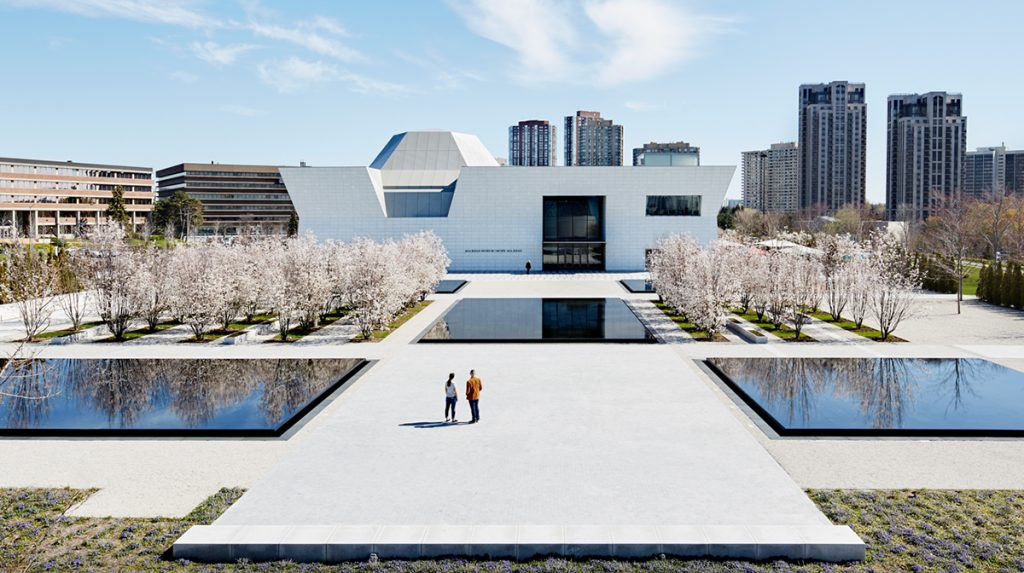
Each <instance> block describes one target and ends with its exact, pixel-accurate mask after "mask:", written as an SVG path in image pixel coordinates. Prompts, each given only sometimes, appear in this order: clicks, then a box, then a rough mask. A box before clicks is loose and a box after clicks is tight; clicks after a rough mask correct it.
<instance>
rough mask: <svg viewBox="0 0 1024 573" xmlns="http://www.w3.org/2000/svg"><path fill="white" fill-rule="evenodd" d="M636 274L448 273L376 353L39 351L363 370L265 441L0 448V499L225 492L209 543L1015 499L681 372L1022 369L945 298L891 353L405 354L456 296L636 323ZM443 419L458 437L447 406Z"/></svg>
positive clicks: (922, 442)
mask: <svg viewBox="0 0 1024 573" xmlns="http://www.w3.org/2000/svg"><path fill="white" fill-rule="evenodd" d="M638 276H641V275H613V274H592V275H556V274H550V275H531V276H525V275H501V274H483V275H455V278H466V279H469V280H470V281H471V282H470V284H468V285H467V286H466V287H465V288H464V289H462V290H461V291H460V292H459V293H458V294H455V295H434V296H433V297H432V298H433V299H434V302H433V303H432V304H431V305H429V306H427V307H426V308H425V309H424V310H423V311H422V312H421V313H420V314H418V315H417V316H415V317H414V318H413V319H412V320H410V321H409V322H408V323H406V324H405V325H404V326H403V327H402V328H400V329H398V330H397V331H396V332H394V333H393V334H392V335H391V336H389V337H388V338H387V339H385V340H384V341H382V342H380V343H376V344H351V343H347V344H346V343H344V342H346V340H345V339H344V337H337V338H336V335H335V334H331V333H328V334H330V336H326V335H325V336H323V339H322V340H320V341H317V340H311V341H310V342H311V343H310V344H292V345H261V344H240V345H231V346H229V345H197V344H178V343H167V344H161V343H153V344H125V345H117V344H97V343H84V344H69V345H63V346H42V347H39V348H38V349H37V352H38V354H39V355H40V356H49V357H105V358H112V357H138V358H158V357H169V358H170V357H174V358H184V357H189V358H191V357H225V358H226V357H237V358H246V357H248V358H255V357H260V358H270V357H317V358H344V357H361V358H367V359H369V360H373V361H376V362H375V364H374V365H373V366H372V368H370V369H369V370H368V371H366V372H365V373H364V374H363V375H362V376H360V377H358V378H357V379H356V380H355V381H353V382H352V383H351V384H350V385H349V386H348V387H347V388H346V389H345V390H344V391H343V392H340V393H338V394H337V395H335V396H332V398H330V399H328V400H327V401H325V403H323V404H322V405H321V406H320V407H319V408H318V411H317V412H314V413H313V414H312V415H309V416H307V417H306V418H305V419H304V420H303V422H302V423H300V424H299V425H298V426H297V427H296V428H294V429H293V430H291V431H289V432H288V433H287V434H286V435H285V436H284V437H282V438H277V439H118V438H105V439H98V438H90V439H84V438H83V439H23V438H4V439H0V459H3V460H16V462H15V463H4V464H2V465H0V487H61V486H70V487H76V488H97V489H98V490H99V491H98V492H97V493H96V494H94V495H93V496H91V497H90V498H89V499H88V500H87V501H86V502H84V503H83V504H81V505H80V506H78V507H76V508H74V509H73V510H72V511H71V513H72V514H75V515H95V516H105V515H115V516H157V515H166V516H181V515H184V514H186V513H188V511H190V510H191V509H192V508H193V507H194V506H195V505H196V504H198V503H199V502H200V501H201V500H202V499H204V498H205V497H207V496H209V495H210V494H212V493H213V492H215V491H216V490H217V489H219V488H221V487H244V488H248V490H249V491H248V493H246V494H245V495H244V496H243V497H242V499H241V500H240V501H239V502H237V503H236V504H235V505H234V506H233V507H232V508H230V509H229V510H228V511H227V512H226V513H225V514H224V515H223V516H222V517H221V518H220V520H219V521H218V522H217V525H218V526H224V527H236V526H239V525H241V524H246V525H252V526H288V527H293V526H314V527H315V526H330V527H335V526H338V525H348V526H357V527H377V528H380V527H395V526H400V525H418V526H423V527H425V526H437V525H448V526H452V527H493V526H516V527H520V526H524V525H525V526H537V527H555V526H557V527H563V528H566V527H569V528H571V527H583V528H586V527H605V526H607V527H613V526H616V527H617V526H632V527H640V528H643V527H658V526H661V527H684V526H710V527H729V526H741V527H758V526H761V527H769V528H771V527H805V526H815V525H828V522H827V520H825V518H824V516H823V515H821V513H820V512H818V510H817V509H816V508H815V507H814V505H813V504H812V503H811V502H810V500H809V499H808V498H807V497H806V496H805V495H804V494H803V492H802V491H801V490H802V489H803V488H834V487H839V488H926V487H930V488H1024V477H1022V476H1024V442H1022V441H1020V440H1015V439H1003V440H998V439H897V438H890V439H864V438H858V439H807V438H778V437H777V436H772V435H770V433H767V432H765V431H764V430H763V429H762V427H761V425H759V424H758V423H756V421H755V420H753V419H752V418H751V417H750V415H749V413H748V412H745V411H744V410H743V408H742V407H740V406H739V405H738V404H737V403H736V402H735V401H734V400H733V399H732V398H731V397H730V396H729V395H728V392H726V391H725V390H724V389H723V388H721V387H719V385H718V384H717V383H716V382H715V381H714V380H712V379H711V378H710V377H708V376H707V375H706V374H704V373H703V372H702V371H701V370H700V369H699V368H698V367H697V366H696V362H695V361H697V360H701V359H704V358H706V357H709V356H749V357H753V356H780V357H787V356H789V357H801V356H833V357H877V356H893V357H896V356H908V357H909V356H913V357H982V358H986V359H989V360H993V361H995V362H998V363H1000V364H1003V365H1005V366H1008V367H1011V368H1016V369H1018V370H1024V345H1022V343H1021V340H1022V339H1024V318H1022V314H1021V313H1016V312H1012V311H1006V310H1004V309H997V308H992V307H991V306H989V305H984V304H981V303H979V302H976V301H974V300H968V301H967V302H966V303H965V305H964V312H963V314H962V315H960V316H956V315H955V302H954V301H953V300H951V299H949V298H948V297H941V296H927V297H922V299H921V301H920V304H921V311H919V312H918V314H917V316H915V317H914V318H912V319H911V320H909V321H907V322H906V323H905V325H903V326H901V328H900V330H899V331H898V332H897V334H898V335H899V336H901V337H903V338H906V339H907V340H909V341H910V342H908V343H902V344H878V343H870V344H864V343H859V342H856V341H854V342H853V343H851V342H849V341H847V340H844V337H843V336H840V335H836V336H834V337H829V338H828V340H829V341H828V342H822V343H808V344H792V343H775V344H767V345H752V344H744V343H741V342H739V341H737V340H735V339H731V341H730V342H722V343H695V342H693V341H692V339H689V338H688V337H685V336H683V337H678V336H676V337H671V339H667V338H666V337H662V338H666V339H664V340H663V342H667V344H657V345H629V344H582V345H581V344H539V345H538V344H503V345H491V344H474V345H465V344H447V345H425V344H415V343H414V340H415V339H416V338H417V337H418V336H419V334H420V333H422V332H423V331H424V330H425V329H427V327H429V326H430V324H432V322H433V321H434V320H435V319H436V318H437V317H439V316H440V315H441V314H443V313H444V312H445V311H446V310H447V309H448V308H449V307H450V306H451V305H452V304H454V303H455V302H456V301H457V300H458V299H459V298H462V297H488V298H502V297H516V298H524V297H618V298H624V299H627V300H629V301H630V304H631V305H633V306H634V308H636V309H643V308H652V307H650V306H649V301H650V300H651V299H652V298H654V297H653V296H652V295H646V294H630V293H628V292H627V291H626V290H625V289H623V288H622V287H621V286H620V285H619V284H618V283H617V280H619V279H621V278H636V277H638ZM645 305H646V306H645ZM638 314H643V315H644V316H646V317H648V318H647V319H645V320H650V321H657V320H659V318H658V317H657V315H656V313H645V312H638ZM0 317H2V318H3V320H2V322H0V333H13V332H16V330H17V323H16V322H13V321H14V320H16V319H15V318H14V316H13V315H12V313H11V308H10V307H6V308H2V309H0ZM655 326H657V325H655ZM661 326H664V324H662V325H661ZM820 328H834V327H831V326H830V325H824V326H821V327H820ZM336 330H340V329H337V328H336ZM666 332H667V331H666ZM954 333H955V334H956V338H955V339H953V338H951V336H952V335H953V334H954ZM985 333H990V334H989V335H986V334H985ZM1017 333H1020V334H1021V335H1022V336H1019V337H1018V336H1017ZM833 334H835V333H833ZM659 336H661V335H659ZM13 348H14V346H13V345H12V344H10V343H8V344H5V345H3V349H4V350H7V351H10V350H11V349H13ZM469 368H476V369H478V371H479V373H480V375H481V377H482V378H483V380H484V384H485V391H484V396H483V400H482V402H481V410H482V417H483V421H482V422H481V423H480V424H479V425H474V426H470V425H463V424H458V425H446V424H444V423H441V420H442V419H443V414H442V410H443V398H442V393H441V385H442V383H443V380H444V379H445V377H446V374H447V372H449V371H455V372H456V373H457V378H456V380H457V381H458V382H459V383H460V394H461V391H462V390H463V389H464V388H461V386H462V384H463V383H464V380H465V377H466V374H467V371H468V369H469ZM459 408H460V412H459V413H460V417H461V418H462V419H468V408H467V404H466V402H465V401H464V400H462V401H460V403H459ZM374 531H377V533H375V534H374V535H378V534H379V533H380V532H379V531H378V530H374ZM560 531H562V533H561V534H560V535H563V536H565V535H568V533H565V532H566V531H568V530H560ZM416 535H421V536H423V535H427V533H423V532H422V531H421V532H420V533H417V534H416ZM705 535H710V534H706V533H705ZM399 537H400V536H399Z"/></svg>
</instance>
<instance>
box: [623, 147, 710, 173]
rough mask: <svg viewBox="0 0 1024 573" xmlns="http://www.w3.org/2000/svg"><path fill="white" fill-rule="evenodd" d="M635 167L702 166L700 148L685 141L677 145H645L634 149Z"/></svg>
mask: <svg viewBox="0 0 1024 573" xmlns="http://www.w3.org/2000/svg"><path fill="white" fill-rule="evenodd" d="M633 165H637V166H640V165H646V166H651V167H655V166H660V167H670V166H673V165H688V166H691V167H694V166H697V165H700V148H699V147H694V146H692V145H690V144H689V143H686V142H685V141H677V142H675V143H655V142H653V141H652V142H650V143H645V144H644V146H643V147H635V148H633Z"/></svg>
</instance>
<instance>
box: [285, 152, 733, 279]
mask: <svg viewBox="0 0 1024 573" xmlns="http://www.w3.org/2000/svg"><path fill="white" fill-rule="evenodd" d="M429 133H431V135H434V134H446V133H447V132H429ZM460 135H461V134H460ZM407 137H408V136H407ZM474 139H475V138H474ZM477 143H478V141H477ZM389 145H390V144H389ZM398 147H399V148H400V147H401V144H399V146H398ZM441 147H442V148H443V144H442V145H441ZM408 151H409V150H406V152H408ZM429 155H430V152H427V153H426V159H425V163H426V164H427V165H429V164H430V159H429ZM466 155H467V156H468V155H469V154H466ZM374 163H375V164H377V165H380V164H382V163H386V162H381V161H379V160H378V161H375V162H374ZM466 163H467V164H468V163H470V162H469V161H467V162H466ZM734 171H735V167H733V166H722V167H549V168H536V167H495V166H492V165H464V166H462V167H461V170H460V171H459V172H458V174H457V179H456V181H455V187H454V195H453V197H452V199H451V203H450V209H449V210H448V214H447V216H442V217H389V216H388V209H387V206H386V201H385V195H387V194H396V193H401V192H405V190H407V189H408V188H409V187H410V186H408V185H403V186H397V185H392V186H389V185H388V182H389V180H394V178H393V175H392V174H389V173H387V167H386V165H385V167H384V168H383V169H375V168H372V167H294V168H291V167H286V168H281V175H282V177H283V178H284V180H285V184H286V185H287V187H288V191H289V193H290V195H291V198H292V201H293V203H294V204H295V208H296V211H297V212H298V215H299V220H300V230H301V231H302V232H306V231H311V232H313V233H314V234H315V235H316V236H317V237H318V238H319V239H321V240H341V241H349V240H352V239H354V238H356V237H368V238H371V239H375V240H383V239H388V238H399V237H401V236H402V235H404V234H408V233H415V232H418V231H420V230H432V231H434V232H435V233H437V235H438V236H440V237H441V239H442V240H443V241H444V244H445V246H446V247H447V249H448V253H449V256H450V257H451V258H452V265H451V269H452V270H453V271H517V270H521V269H523V267H524V265H525V264H526V261H528V260H529V261H530V262H531V264H532V265H533V268H534V270H543V256H542V244H543V239H544V237H543V204H544V197H554V196H599V197H604V236H605V243H606V246H605V249H606V250H605V267H606V268H605V270H607V271H637V270H643V269H644V266H645V253H646V250H647V249H650V248H652V247H653V246H654V245H655V244H656V243H657V241H658V240H659V239H660V238H661V237H664V236H666V235H669V234H673V233H689V234H691V235H693V236H694V237H696V238H697V239H698V240H700V241H701V242H704V243H706V242H708V241H711V240H712V239H714V238H715V237H716V236H717V214H718V210H719V208H720V207H721V205H722V200H723V198H724V196H725V192H726V190H727V189H728V186H729V182H730V180H731V178H732V176H733V172H734ZM424 179H426V180H430V179H432V178H424ZM432 185H437V183H434V182H432ZM433 188H434V187H431V189H433ZM449 188H450V185H449ZM426 189H427V187H426V186H419V187H417V191H416V192H420V193H422V192H424V190H426ZM449 192H450V191H449ZM649 195H698V196H700V197H701V212H700V215H699V216H647V214H646V208H647V196H649Z"/></svg>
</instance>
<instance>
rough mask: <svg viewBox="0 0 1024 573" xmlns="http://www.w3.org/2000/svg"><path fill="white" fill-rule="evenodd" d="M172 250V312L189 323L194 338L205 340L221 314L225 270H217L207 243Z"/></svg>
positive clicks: (170, 272) (169, 270)
mask: <svg viewBox="0 0 1024 573" xmlns="http://www.w3.org/2000/svg"><path fill="white" fill-rule="evenodd" d="M172 252H173V256H172V257H171V260H170V262H169V264H168V271H167V272H168V274H169V275H170V277H171V279H170V281H171V286H172V289H173V292H174V295H173V296H172V297H171V298H170V300H169V303H170V304H169V307H170V311H171V314H173V315H174V316H175V317H176V318H177V319H178V320H180V321H181V322H183V323H185V324H187V325H188V326H189V328H190V329H191V330H192V336H193V337H194V338H195V340H202V339H203V335H204V334H205V333H206V331H207V330H209V329H210V328H211V327H212V326H213V325H215V324H217V323H218V322H219V320H220V318H221V316H222V314H221V313H222V308H223V304H224V292H225V286H224V285H223V284H222V281H221V279H222V274H221V273H218V272H217V269H216V263H215V261H214V260H213V259H212V257H210V254H209V252H208V247H206V246H196V247H181V248H177V249H174V251H172Z"/></svg>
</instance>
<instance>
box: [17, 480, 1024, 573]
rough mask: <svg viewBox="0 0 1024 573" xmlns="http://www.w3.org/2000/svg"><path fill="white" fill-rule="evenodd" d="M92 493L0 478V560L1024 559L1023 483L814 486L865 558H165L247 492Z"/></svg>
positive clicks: (557, 567)
mask: <svg viewBox="0 0 1024 573" xmlns="http://www.w3.org/2000/svg"><path fill="white" fill-rule="evenodd" d="M90 493H91V492H89V491H85V490H71V489H0V539H2V540H3V542H2V543H0V571H27V572H36V571H143V572H146V571H167V572H175V573H178V572H181V573H184V572H200V571H225V572H234V571H315V572H326V571H346V572H349V571H350V572H359V573H367V572H370V571H375V572H379V573H399V572H406V571H408V572H416V573H419V572H424V573H426V572H437V571H452V572H455V573H459V572H470V571H488V572H491V571H493V572H495V573H498V572H501V573H511V572H517V573H518V572H522V573H548V572H561V571H566V572H576V573H584V572H585V573H590V572H593V573H605V572H616V573H633V572H637V573H640V572H653V573H670V572H675V571H687V572H698V571H700V572H705V571H707V572H727V571H728V572H746V573H768V572H782V571H788V572H794V573H796V572H801V573H804V572H805V573H819V572H820V573H823V572H837V573H867V572H875V573H897V572H899V573H904V572H915V571H1021V570H1024V518H1022V516H1024V492H1022V491H984V490H965V491H943V490H923V491H916V492H913V491H906V490H809V491H808V495H810V497H811V499H812V500H814V502H815V503H816V504H818V507H820V508H821V510H822V511H823V512H824V513H825V515H827V516H828V517H829V518H830V519H831V520H832V521H833V522H834V523H846V524H849V525H850V526H852V527H853V529H854V530H855V531H856V532H857V533H858V534H859V535H860V536H861V538H863V539H864V541H865V542H866V543H867V544H868V550H867V559H866V560H865V561H864V562H862V563H848V564H828V563H813V562H809V563H800V562H785V561H769V562H762V563H750V562H745V561H711V560H704V559H693V560H682V559H672V558H669V559H664V560H650V561H620V560H610V559H594V560H585V561H568V560H564V559H546V560H543V561H533V562H524V563H516V562H510V561H469V560H461V559H459V560H429V561H411V562H410V561H384V562H381V563H380V564H378V565H376V566H369V565H367V564H366V563H365V562H357V563H344V564H341V565H317V564H295V563H287V562H276V563H260V564H252V563H229V564H212V565H207V564H199V563H189V562H186V561H170V560H168V559H167V558H165V557H164V555H165V554H166V553H167V550H168V549H169V548H170V547H171V544H172V543H173V542H174V540H175V539H177V537H178V536H179V535H181V534H182V533H184V532H185V530H187V529H188V528H189V527H190V526H192V525H198V524H206V523H210V522H212V521H213V520H214V519H216V517H217V516H219V515H220V514H221V513H223V511H224V510H225V509H227V507H228V506H230V505H231V504H232V503H234V501H235V500H237V499H238V497H239V496H240V495H241V494H242V490H239V489H223V490H221V491H220V492H218V493H217V494H215V495H214V496H212V497H210V498H209V499H207V500H206V501H205V502H203V503H202V504H201V505H200V506H199V507H197V508H196V509H195V510H194V511H193V512H192V513H191V514H189V515H188V516H186V517H184V518H182V519H165V518H156V519H140V518H129V519H123V518H78V517H64V516H63V515H62V514H63V512H64V511H65V510H67V509H68V508H69V507H70V506H71V505H73V504H75V503H78V502H80V501H82V500H83V499H85V498H86V497H88V495H89V494H90Z"/></svg>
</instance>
